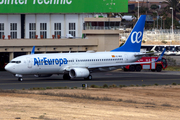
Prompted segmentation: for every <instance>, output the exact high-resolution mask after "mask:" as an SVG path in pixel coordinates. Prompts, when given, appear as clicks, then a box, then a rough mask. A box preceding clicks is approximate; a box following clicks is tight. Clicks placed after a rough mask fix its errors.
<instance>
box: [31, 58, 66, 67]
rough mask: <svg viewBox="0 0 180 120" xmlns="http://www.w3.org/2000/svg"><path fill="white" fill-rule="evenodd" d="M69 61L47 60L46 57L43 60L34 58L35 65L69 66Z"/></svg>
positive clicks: (62, 59) (64, 59)
mask: <svg viewBox="0 0 180 120" xmlns="http://www.w3.org/2000/svg"><path fill="white" fill-rule="evenodd" d="M67 63H68V61H67V59H66V58H55V59H47V58H46V57H44V58H43V59H40V58H39V57H38V58H34V65H59V66H61V65H63V64H67Z"/></svg>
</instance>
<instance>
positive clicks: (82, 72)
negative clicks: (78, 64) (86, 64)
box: [69, 68, 90, 78]
mask: <svg viewBox="0 0 180 120" xmlns="http://www.w3.org/2000/svg"><path fill="white" fill-rule="evenodd" d="M89 74H90V73H89V70H88V69H86V68H73V69H71V70H70V71H69V76H70V77H71V78H76V77H80V78H86V77H88V76H89Z"/></svg>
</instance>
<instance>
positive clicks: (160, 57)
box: [156, 48, 166, 62]
mask: <svg viewBox="0 0 180 120" xmlns="http://www.w3.org/2000/svg"><path fill="white" fill-rule="evenodd" d="M165 51H166V48H164V50H163V52H162V53H161V55H160V56H159V57H158V59H157V60H156V62H159V61H161V60H162V57H163V55H164V52H165Z"/></svg>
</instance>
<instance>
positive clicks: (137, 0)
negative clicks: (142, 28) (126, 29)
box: [136, 0, 139, 19]
mask: <svg viewBox="0 0 180 120" xmlns="http://www.w3.org/2000/svg"><path fill="white" fill-rule="evenodd" d="M136 2H138V19H139V0H136Z"/></svg>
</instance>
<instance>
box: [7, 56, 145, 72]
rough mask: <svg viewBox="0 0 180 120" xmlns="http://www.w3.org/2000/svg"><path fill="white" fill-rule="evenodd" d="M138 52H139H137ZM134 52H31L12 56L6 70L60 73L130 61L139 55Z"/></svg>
mask: <svg viewBox="0 0 180 120" xmlns="http://www.w3.org/2000/svg"><path fill="white" fill-rule="evenodd" d="M137 53H139V52H137ZM137 53H135V52H96V53H52V54H33V55H24V56H20V57H17V58H14V59H13V60H12V61H11V62H10V63H9V64H8V65H7V66H6V70H8V71H9V72H11V73H13V74H21V75H27V74H28V75H30V74H61V73H64V71H68V70H70V69H71V68H87V69H88V68H91V66H93V67H94V68H96V66H97V68H101V67H102V68H105V66H106V65H109V66H108V67H111V64H112V65H113V67H114V65H116V64H117V67H118V66H120V65H119V64H120V63H132V62H135V61H137V60H138V59H140V58H141V57H135V56H134V55H135V54H137Z"/></svg>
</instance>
